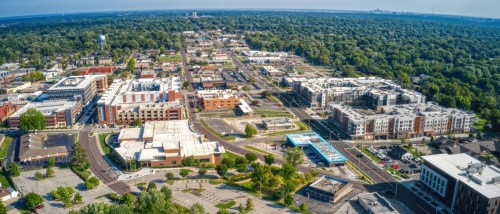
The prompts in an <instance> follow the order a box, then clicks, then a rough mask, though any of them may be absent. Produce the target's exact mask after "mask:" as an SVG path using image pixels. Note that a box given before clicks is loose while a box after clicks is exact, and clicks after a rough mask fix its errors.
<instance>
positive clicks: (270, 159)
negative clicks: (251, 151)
mask: <svg viewBox="0 0 500 214" xmlns="http://www.w3.org/2000/svg"><path fill="white" fill-rule="evenodd" d="M264 162H265V163H266V164H267V165H273V163H274V155H273V154H268V155H265V156H264Z"/></svg>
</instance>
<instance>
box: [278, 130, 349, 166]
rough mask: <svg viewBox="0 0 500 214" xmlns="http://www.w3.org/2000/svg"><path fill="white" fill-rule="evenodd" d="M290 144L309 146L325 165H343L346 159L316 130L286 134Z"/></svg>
mask: <svg viewBox="0 0 500 214" xmlns="http://www.w3.org/2000/svg"><path fill="white" fill-rule="evenodd" d="M286 139H287V143H288V144H289V145H291V146H294V147H296V146H301V147H309V146H310V147H311V148H312V149H313V150H314V151H315V152H316V153H317V154H319V156H320V157H321V158H322V159H323V163H324V164H325V165H326V166H338V165H344V164H345V162H346V161H347V159H346V158H345V157H344V156H343V155H342V154H341V153H340V152H338V151H337V150H336V149H335V148H333V146H332V145H330V144H329V143H328V142H327V141H326V140H325V139H323V138H322V137H321V136H320V135H319V134H318V133H316V132H307V133H301V134H287V135H286Z"/></svg>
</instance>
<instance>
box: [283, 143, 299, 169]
mask: <svg viewBox="0 0 500 214" xmlns="http://www.w3.org/2000/svg"><path fill="white" fill-rule="evenodd" d="M303 156H304V152H303V151H302V150H301V149H300V148H299V147H294V148H287V149H286V150H285V160H286V162H287V163H291V164H292V165H293V166H294V167H296V166H297V165H298V164H301V163H302V162H303V161H304V159H303Z"/></svg>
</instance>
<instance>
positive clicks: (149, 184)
mask: <svg viewBox="0 0 500 214" xmlns="http://www.w3.org/2000/svg"><path fill="white" fill-rule="evenodd" d="M147 190H148V191H151V190H156V183H155V182H153V181H150V182H149V183H148V189H147Z"/></svg>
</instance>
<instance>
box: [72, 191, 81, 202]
mask: <svg viewBox="0 0 500 214" xmlns="http://www.w3.org/2000/svg"><path fill="white" fill-rule="evenodd" d="M82 202H83V197H82V195H81V194H80V193H79V192H77V193H75V196H74V197H73V204H80V203H82Z"/></svg>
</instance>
